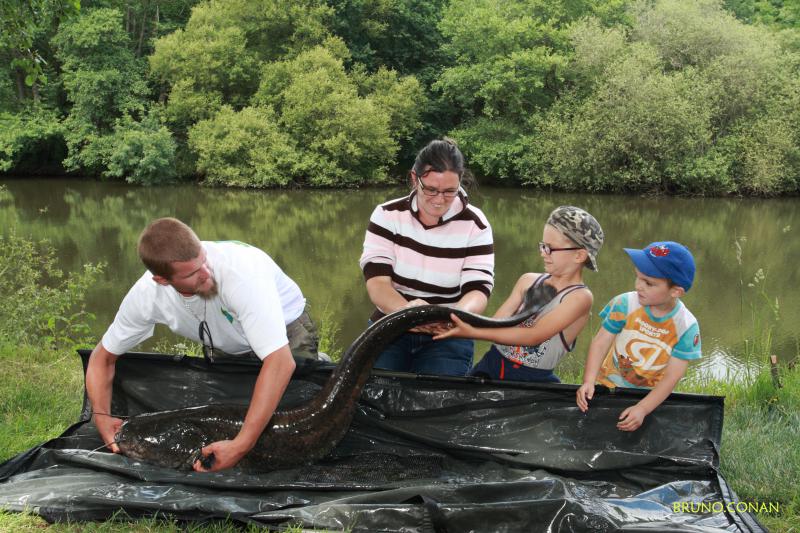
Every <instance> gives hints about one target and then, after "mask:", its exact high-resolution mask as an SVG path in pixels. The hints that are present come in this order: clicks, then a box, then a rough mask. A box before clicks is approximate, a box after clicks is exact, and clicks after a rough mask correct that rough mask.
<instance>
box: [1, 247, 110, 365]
mask: <svg viewBox="0 0 800 533" xmlns="http://www.w3.org/2000/svg"><path fill="white" fill-rule="evenodd" d="M101 270H102V266H95V265H85V266H84V268H83V271H81V272H74V273H70V274H69V275H67V276H66V277H65V276H64V274H63V273H62V272H61V270H60V269H58V268H57V267H56V266H55V256H54V250H53V248H52V247H50V246H49V245H47V243H38V244H37V243H33V242H31V241H29V240H27V239H24V238H21V237H17V236H16V235H14V234H13V233H12V234H11V235H9V236H7V237H3V236H0V293H2V294H3V305H2V306H0V343H7V344H9V345H20V344H27V345H31V346H38V347H42V348H62V349H63V348H74V347H76V346H78V345H82V344H84V343H85V342H86V338H88V336H89V333H90V332H89V327H88V321H89V319H91V314H89V313H87V312H86V311H85V310H84V309H83V298H84V295H85V294H86V290H87V289H88V288H89V286H90V285H91V284H92V283H93V282H94V281H95V279H97V276H98V274H99V273H100V272H101Z"/></svg>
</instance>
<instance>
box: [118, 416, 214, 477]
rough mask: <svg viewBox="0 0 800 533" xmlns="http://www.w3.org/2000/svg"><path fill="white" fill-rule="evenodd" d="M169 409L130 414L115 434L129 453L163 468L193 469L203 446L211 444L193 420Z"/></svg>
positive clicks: (127, 454)
mask: <svg viewBox="0 0 800 533" xmlns="http://www.w3.org/2000/svg"><path fill="white" fill-rule="evenodd" d="M165 415H168V413H166V414H165V413H156V414H154V415H138V416H134V417H131V418H129V419H128V420H127V421H125V422H124V423H123V424H122V426H121V427H120V429H119V432H118V433H117V434H116V436H115V437H114V440H115V441H116V443H117V445H118V446H119V449H120V452H121V453H122V454H123V455H125V456H126V457H130V458H131V459H136V460H138V461H142V462H145V463H150V464H154V465H157V466H161V467H164V468H172V469H176V470H191V469H192V465H193V464H194V462H195V460H196V459H197V456H198V454H199V451H200V449H201V448H202V447H203V446H205V445H207V444H209V442H206V440H207V439H206V437H205V436H204V435H203V432H202V431H200V429H199V428H198V427H197V426H196V425H195V424H193V423H192V421H190V420H189V421H187V420H181V419H180V418H179V417H177V416H165Z"/></svg>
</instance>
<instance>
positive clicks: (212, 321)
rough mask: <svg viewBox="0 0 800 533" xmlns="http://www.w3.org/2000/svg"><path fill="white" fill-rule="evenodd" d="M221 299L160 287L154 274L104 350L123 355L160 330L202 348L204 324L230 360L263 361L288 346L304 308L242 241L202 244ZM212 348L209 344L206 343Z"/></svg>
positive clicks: (134, 293)
mask: <svg viewBox="0 0 800 533" xmlns="http://www.w3.org/2000/svg"><path fill="white" fill-rule="evenodd" d="M202 245H203V248H204V249H205V250H206V253H207V264H208V267H209V269H210V270H211V271H212V272H213V275H214V279H215V280H216V282H217V291H218V293H217V295H216V296H214V297H213V298H210V299H208V300H205V299H203V298H201V297H200V296H197V295H194V296H191V297H185V296H182V295H181V294H180V293H179V292H178V291H176V290H175V289H174V288H172V287H171V286H169V285H159V284H158V283H156V282H155V281H154V280H153V275H152V274H151V273H150V272H145V273H144V275H143V276H142V277H141V278H139V281H137V282H136V283H135V284H134V285H133V287H131V290H129V291H128V294H127V295H126V296H125V298H124V299H123V300H122V304H121V305H120V307H119V311H117V316H116V317H115V318H114V322H113V323H112V324H111V326H110V327H109V328H108V331H106V333H105V335H103V340H102V343H103V347H104V348H105V349H106V350H108V351H109V352H111V353H113V354H117V355H121V354H124V353H125V352H127V351H129V350H130V349H132V348H133V347H134V346H136V345H137V344H139V343H140V342H142V341H145V340H147V339H149V338H150V337H152V336H153V329H154V327H155V325H156V324H164V325H166V326H167V327H168V328H169V329H170V330H172V331H173V332H175V333H177V334H178V335H181V336H183V337H186V338H187V339H191V340H193V341H196V342H200V337H199V334H198V333H199V327H200V321H201V320H203V319H205V320H206V322H207V323H208V327H209V330H210V331H211V337H212V339H213V341H214V347H215V348H219V349H221V350H223V351H224V352H227V353H231V354H240V353H245V352H248V351H250V350H252V351H253V352H255V354H256V355H257V356H258V357H260V358H261V359H264V358H265V357H266V356H267V355H269V354H271V353H272V352H274V351H275V350H277V349H278V348H281V347H282V346H285V345H286V344H288V342H289V341H288V339H287V337H286V325H287V324H289V323H290V322H292V321H293V320H295V319H297V317H299V316H300V315H301V314H302V312H303V309H304V308H305V302H306V300H305V298H304V297H303V293H302V292H300V287H298V286H297V284H296V283H295V282H294V281H292V280H291V279H290V278H289V277H288V276H287V275H286V274H284V272H283V271H282V270H281V269H280V267H279V266H278V265H277V264H276V263H275V261H273V260H272V258H271V257H270V256H268V255H267V254H266V253H264V252H263V251H261V250H259V249H258V248H256V247H254V246H250V245H248V244H244V243H241V242H237V241H226V242H208V241H203V243H202ZM206 344H208V340H206Z"/></svg>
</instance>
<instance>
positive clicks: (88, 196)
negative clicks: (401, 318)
mask: <svg viewBox="0 0 800 533" xmlns="http://www.w3.org/2000/svg"><path fill="white" fill-rule="evenodd" d="M0 185H3V186H4V187H5V190H6V193H4V194H3V195H1V197H0V232H2V233H3V234H8V233H9V232H11V231H15V232H16V233H17V235H20V236H26V237H29V238H32V239H36V240H39V239H43V238H46V239H48V240H49V241H50V242H51V244H52V245H53V246H54V247H55V248H56V250H57V251H58V255H59V261H60V266H61V267H62V268H63V269H64V270H67V271H69V270H75V269H79V268H80V267H81V265H83V264H85V263H87V262H93V263H97V262H104V263H106V264H107V267H106V269H105V272H104V275H103V277H102V279H100V280H99V281H98V283H97V284H96V286H95V287H94V288H93V289H92V291H91V292H90V294H89V295H88V298H87V301H88V308H89V310H90V311H92V312H93V313H95V314H96V315H97V321H96V323H95V324H94V331H95V333H96V334H97V336H98V337H99V336H100V335H102V332H103V331H104V329H105V327H106V326H107V324H108V323H109V322H110V321H111V320H112V319H113V317H114V314H115V312H116V310H117V307H118V305H119V302H120V301H121V299H122V297H123V296H124V295H125V293H126V292H127V290H128V288H129V287H130V285H131V284H132V283H133V282H134V281H135V280H136V279H138V278H139V276H141V274H142V272H143V267H142V266H141V264H140V263H139V261H138V259H137V257H136V250H135V245H136V239H137V237H138V235H139V232H140V231H141V230H142V229H143V228H144V227H145V225H146V224H147V223H148V222H149V221H150V220H152V219H154V218H157V217H161V216H175V217H178V218H180V219H181V220H183V221H185V222H187V223H188V224H189V225H190V226H192V228H194V230H195V231H196V232H197V234H198V235H199V236H200V238H201V239H204V240H232V239H235V240H241V241H244V242H247V243H250V244H253V245H255V246H258V247H260V248H262V249H263V250H265V251H267V252H268V253H269V254H270V255H271V256H272V257H273V258H274V259H275V260H276V261H277V263H278V264H279V265H281V267H282V268H283V269H284V270H285V271H286V272H287V273H288V274H289V276H290V277H292V278H293V279H294V280H295V281H296V282H297V283H298V284H299V285H300V287H301V288H302V289H303V292H304V293H305V295H306V297H307V299H308V301H309V303H310V304H311V310H312V317H315V318H320V317H323V316H326V317H329V318H328V319H329V320H334V321H335V322H336V323H338V324H339V325H340V329H339V332H338V336H337V344H338V345H339V346H340V347H346V346H347V345H349V343H350V342H351V341H352V340H354V339H355V338H356V336H357V335H358V334H359V333H360V332H361V331H362V330H363V329H364V328H365V326H366V320H367V317H368V315H369V314H370V311H371V304H370V302H369V300H368V298H367V294H366V290H365V288H364V283H363V278H362V276H361V272H360V270H359V268H358V258H359V255H360V253H361V246H362V243H363V239H364V231H365V229H366V225H367V221H368V219H369V215H370V213H371V212H372V210H373V208H374V207H375V205H377V204H378V203H380V202H383V201H386V200H389V199H392V198H395V197H398V196H400V195H402V194H404V191H403V190H401V189H368V190H347V191H338V190H337V191H309V190H288V191H287V190H278V191H272V190H270V191H261V190H258V191H250V190H227V189H210V188H201V187H197V186H194V185H179V186H169V187H157V188H141V187H132V186H128V185H124V184H119V183H106V182H97V181H92V180H79V179H62V178H58V179H39V178H36V179H30V178H27V179H22V178H20V179H3V180H0ZM470 199H471V202H472V203H474V204H475V205H477V206H478V207H480V208H481V209H482V210H483V211H484V213H485V214H486V216H487V217H488V219H489V221H490V222H491V224H492V228H493V231H494V236H495V248H496V272H495V274H496V286H495V291H494V294H493V296H492V298H491V300H490V302H489V309H488V312H489V313H493V312H494V310H495V309H497V307H499V306H500V304H501V303H502V302H503V300H504V299H505V297H506V296H507V295H508V293H509V291H510V290H511V288H512V287H513V285H514V283H515V282H516V280H517V279H518V277H519V276H520V274H522V273H523V272H540V271H541V270H542V263H541V258H540V257H539V253H538V251H537V248H536V246H537V243H538V242H539V241H540V240H541V235H542V227H543V224H544V221H545V220H546V218H547V215H548V213H549V212H550V211H551V210H552V209H553V208H555V207H557V206H559V205H564V204H572V205H577V206H580V207H583V208H584V209H586V210H588V211H589V212H591V213H592V214H593V215H594V216H595V217H596V218H597V219H598V220H599V221H600V223H601V224H602V226H603V229H604V230H605V234H606V242H605V245H604V247H603V250H602V251H601V253H600V256H599V265H600V270H599V272H596V273H595V272H590V271H587V273H586V276H585V278H584V281H585V282H586V283H587V284H588V285H589V287H590V288H591V289H592V291H593V293H594V296H595V306H594V314H595V315H594V316H593V318H592V321H591V322H590V324H589V326H587V328H586V330H584V332H583V333H582V334H581V336H580V338H579V341H578V345H577V348H576V350H575V352H574V353H573V354H571V355H569V356H568V357H567V359H566V360H565V361H564V362H562V363H561V364H562V365H563V368H566V369H567V370H571V371H578V370H579V369H580V368H581V367H582V364H583V358H584V357H585V354H586V349H587V347H588V344H589V341H590V340H591V337H592V336H593V335H594V332H595V331H596V329H597V327H598V325H599V322H598V320H597V317H596V313H597V312H599V311H600V309H602V307H603V306H604V305H605V303H606V302H607V301H608V300H609V299H610V298H612V297H613V296H614V295H616V294H618V293H621V292H625V291H629V290H633V282H634V272H633V267H632V264H631V262H630V260H629V259H628V257H627V255H626V254H625V253H624V252H623V250H622V249H623V247H639V248H641V247H643V246H644V245H646V244H648V243H649V242H651V241H655V240H675V241H679V242H682V243H684V244H686V245H687V246H688V247H689V248H690V249H691V250H692V252H693V253H694V256H695V260H696V262H697V277H696V280H695V284H694V287H693V288H692V290H691V291H690V292H689V293H688V294H687V295H686V297H685V298H684V302H685V303H686V305H687V306H688V307H689V309H690V310H691V311H692V312H693V313H694V314H695V316H696V317H697V318H698V319H699V321H700V329H701V334H702V342H703V352H704V358H703V360H702V361H701V362H699V363H695V364H694V365H693V366H692V372H696V373H699V374H701V375H706V374H708V375H714V376H717V377H719V376H728V377H730V378H731V379H734V378H736V377H737V376H740V375H741V374H742V372H744V371H746V370H747V369H748V368H753V367H754V366H756V365H758V364H760V363H763V359H764V358H763V357H760V356H759V357H756V356H754V355H753V353H752V351H753V349H752V346H753V343H754V341H755V342H756V344H758V343H759V342H760V341H761V340H763V339H765V338H767V334H768V333H769V334H770V335H769V337H770V338H771V346H770V348H769V349H768V350H767V351H768V352H769V353H774V354H776V355H778V356H779V358H780V359H781V360H782V361H784V362H788V361H791V360H793V359H795V358H796V357H797V356H798V353H799V352H800V348H798V342H799V341H798V338H800V334H799V333H798V328H797V324H798V319H800V305H798V304H800V290H799V289H798V280H799V278H800V269H798V266H797V262H798V259H800V239H798V238H797V235H798V233H799V232H800V216H799V215H798V208H797V206H798V200H797V199H796V198H788V199H786V198H784V199H766V200H764V199H757V200H749V199H720V198H671V197H640V196H621V195H620V196H613V195H588V194H556V193H549V192H539V191H533V190H528V189H518V188H516V189H498V188H490V187H480V188H479V189H477V190H474V191H472V193H471V194H470ZM737 243H738V249H737ZM759 270H760V271H761V272H762V273H764V274H765V279H764V280H763V281H761V282H758V283H753V281H754V278H755V277H756V273H757V272H758V271H759ZM750 285H753V286H750ZM776 302H777V309H778V311H777V313H774V312H773V311H772V310H771V308H775V307H776V305H775V304H776ZM170 338H171V337H170V336H169V334H168V332H167V331H166V330H159V329H158V328H157V330H156V340H158V339H170ZM152 346H153V341H150V342H148V343H146V344H145V345H144V346H143V348H144V349H148V348H150V347H152ZM484 347H485V346H483V345H481V346H479V348H478V350H476V355H481V354H482V353H483V351H482V350H483V348H484ZM759 351H761V350H759Z"/></svg>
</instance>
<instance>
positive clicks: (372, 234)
mask: <svg viewBox="0 0 800 533" xmlns="http://www.w3.org/2000/svg"><path fill="white" fill-rule="evenodd" d="M359 266H360V267H361V270H362V271H363V272H364V279H365V280H369V279H370V278H373V277H375V276H390V277H391V279H392V286H393V287H394V288H395V289H396V290H397V291H398V292H399V293H400V294H401V295H402V296H403V297H404V298H406V300H409V301H410V300H413V299H415V298H421V299H423V300H425V301H427V302H428V303H431V304H442V303H454V302H457V301H458V300H460V299H461V297H462V296H463V295H464V294H466V293H467V292H469V291H473V290H478V291H481V292H483V293H484V294H486V296H487V297H488V296H489V295H490V294H491V292H492V287H493V286H494V243H493V240H492V228H491V226H490V225H489V222H488V221H487V220H486V216H485V215H484V214H483V212H481V210H480V209H478V208H477V207H474V206H472V205H469V203H468V201H467V197H466V194H464V191H463V189H462V190H461V191H459V194H458V196H457V197H456V198H455V199H454V200H453V204H452V205H451V206H450V209H449V210H448V211H447V213H445V215H444V216H443V217H442V218H441V219H440V220H439V223H438V224H436V225H435V226H425V225H424V224H423V223H422V222H421V221H420V219H419V211H418V208H417V198H416V190H415V191H414V192H412V193H411V194H410V195H409V196H407V197H404V198H398V199H396V200H391V201H389V202H386V203H384V204H381V205H379V206H378V207H376V208H375V210H374V211H373V212H372V216H371V217H370V220H369V227H368V228H367V232H366V237H365V238H364V251H363V253H362V254H361V259H360V261H359ZM380 316H382V313H380V310H378V312H377V313H376V314H375V315H373V318H378V317H380Z"/></svg>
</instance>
